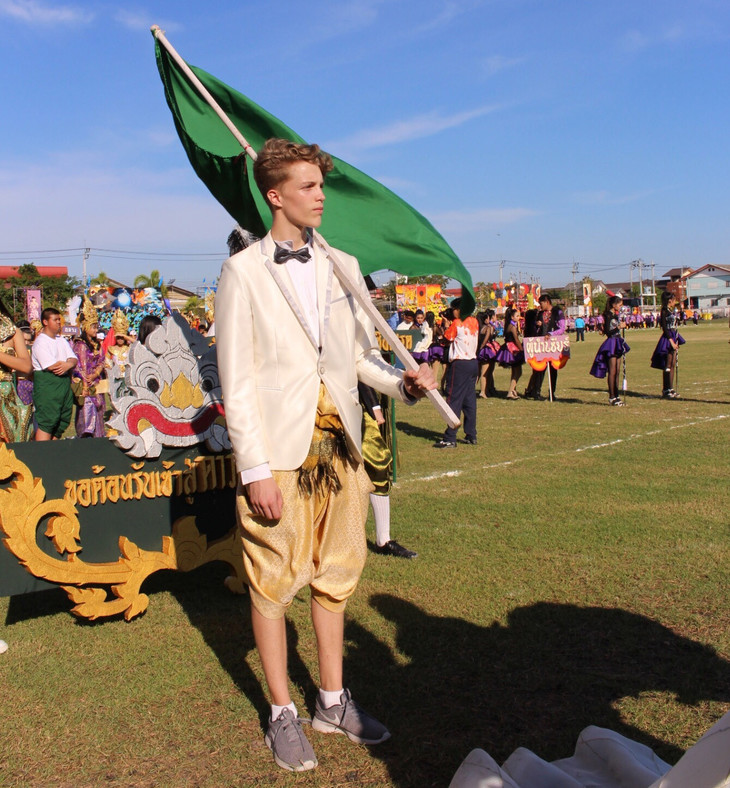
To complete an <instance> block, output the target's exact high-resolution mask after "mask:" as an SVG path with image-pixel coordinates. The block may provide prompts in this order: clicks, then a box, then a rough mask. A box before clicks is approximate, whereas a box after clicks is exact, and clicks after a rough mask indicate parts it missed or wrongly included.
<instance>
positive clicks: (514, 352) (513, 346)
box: [497, 306, 525, 399]
mask: <svg viewBox="0 0 730 788" xmlns="http://www.w3.org/2000/svg"><path fill="white" fill-rule="evenodd" d="M519 317H520V312H519V309H517V307H515V306H508V307H507V309H506V310H505V312H504V344H503V345H502V347H501V348H500V349H499V352H498V353H497V363H498V364H499V366H500V367H509V369H510V381H509V391H508V392H507V399H520V395H519V394H518V393H517V381H518V380H519V379H520V377H521V376H522V365H523V364H524V363H525V352H524V350H523V349H522V340H521V339H520V329H519V326H518V324H517V321H518V320H519Z"/></svg>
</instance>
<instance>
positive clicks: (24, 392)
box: [16, 378, 33, 405]
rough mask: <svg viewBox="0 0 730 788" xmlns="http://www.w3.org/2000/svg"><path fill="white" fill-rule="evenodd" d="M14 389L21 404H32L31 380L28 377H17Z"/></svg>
mask: <svg viewBox="0 0 730 788" xmlns="http://www.w3.org/2000/svg"><path fill="white" fill-rule="evenodd" d="M16 389H17V390H18V396H19V397H20V401H21V402H22V403H23V405H32V404H33V381H32V380H28V378H18V382H17V386H16Z"/></svg>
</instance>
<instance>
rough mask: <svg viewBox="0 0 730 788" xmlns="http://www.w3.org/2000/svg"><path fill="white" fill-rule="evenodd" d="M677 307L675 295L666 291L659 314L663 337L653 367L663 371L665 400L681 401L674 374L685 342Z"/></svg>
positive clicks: (653, 359)
mask: <svg viewBox="0 0 730 788" xmlns="http://www.w3.org/2000/svg"><path fill="white" fill-rule="evenodd" d="M676 305H677V299H676V297H675V296H674V293H670V292H669V290H665V291H664V292H663V293H662V309H661V312H660V313H659V327H660V328H661V330H662V335H661V337H660V338H659V341H658V342H657V345H656V348H654V353H653V354H652V357H651V366H652V367H653V368H654V369H661V371H662V397H664V398H665V399H679V394H677V392H676V391H675V390H674V372H675V370H676V368H677V351H678V349H679V346H680V345H684V342H685V340H684V337H682V335H681V334H680V333H679V331H678V330H677V325H678V324H679V318H678V317H677V315H676V313H675V311H674V307H675V306H676Z"/></svg>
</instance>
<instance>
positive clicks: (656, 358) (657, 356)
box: [651, 331, 685, 369]
mask: <svg viewBox="0 0 730 788" xmlns="http://www.w3.org/2000/svg"><path fill="white" fill-rule="evenodd" d="M672 339H673V340H674V341H675V342H676V343H677V344H678V345H684V343H685V339H684V337H683V336H682V335H681V334H680V333H679V332H678V331H673V332H672ZM671 349H672V346H671V345H670V344H669V340H668V339H667V338H666V337H665V336H664V334H662V335H661V337H660V339H659V341H658V342H657V343H656V348H654V353H653V354H652V356H651V366H652V367H653V368H654V369H666V367H667V356H668V355H669V351H670V350H671Z"/></svg>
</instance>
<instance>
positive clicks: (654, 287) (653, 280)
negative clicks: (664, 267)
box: [651, 260, 656, 312]
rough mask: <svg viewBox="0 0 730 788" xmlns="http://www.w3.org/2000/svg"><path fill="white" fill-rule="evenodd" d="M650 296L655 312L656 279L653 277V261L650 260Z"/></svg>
mask: <svg viewBox="0 0 730 788" xmlns="http://www.w3.org/2000/svg"><path fill="white" fill-rule="evenodd" d="M651 298H652V303H653V307H654V311H655V312H656V279H655V278H654V261H653V260H652V261H651Z"/></svg>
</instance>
